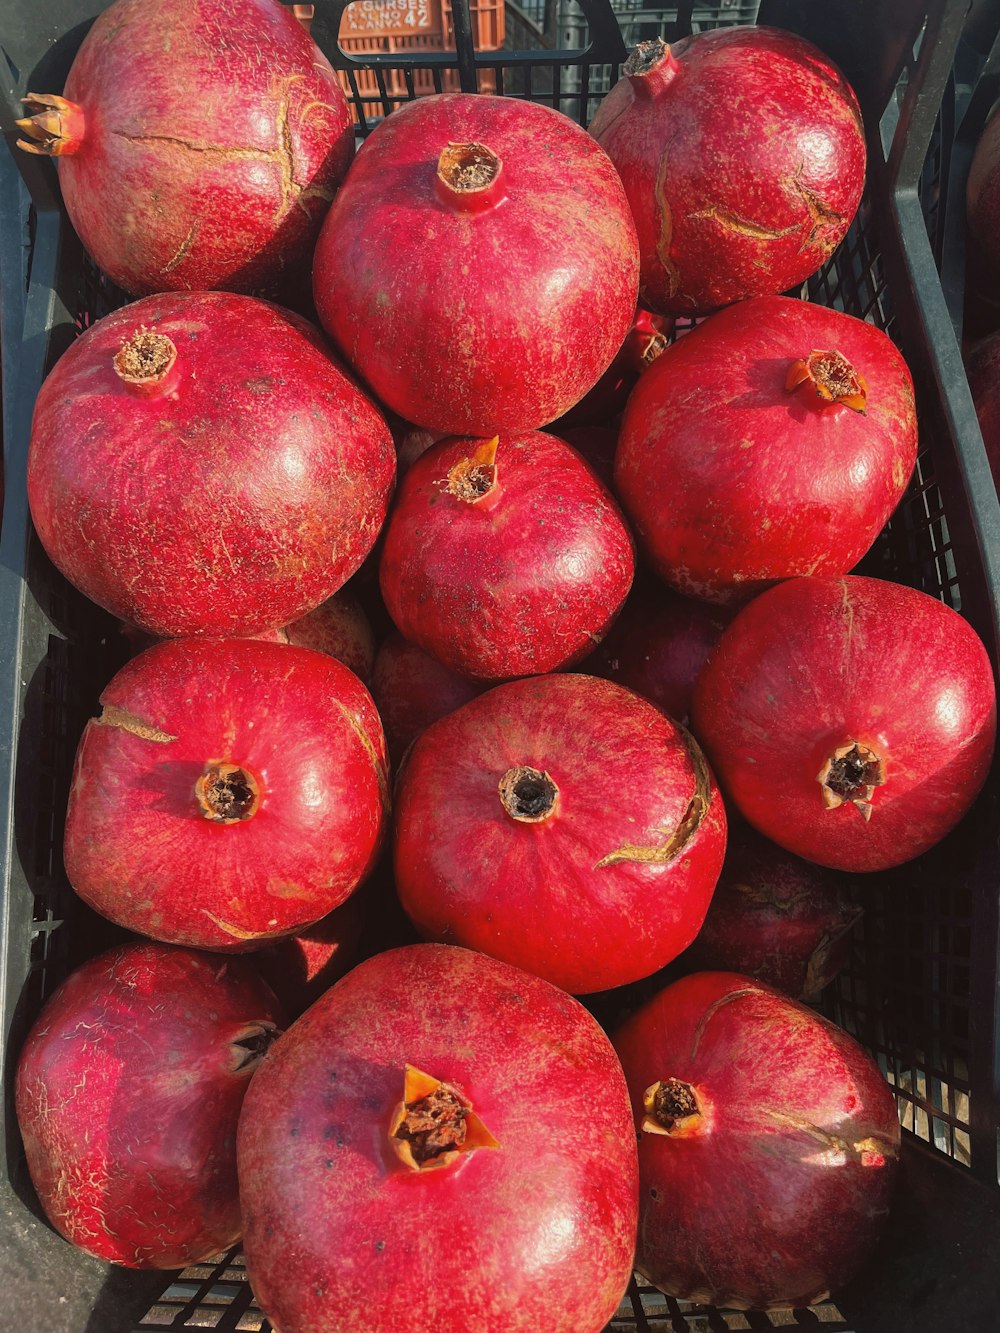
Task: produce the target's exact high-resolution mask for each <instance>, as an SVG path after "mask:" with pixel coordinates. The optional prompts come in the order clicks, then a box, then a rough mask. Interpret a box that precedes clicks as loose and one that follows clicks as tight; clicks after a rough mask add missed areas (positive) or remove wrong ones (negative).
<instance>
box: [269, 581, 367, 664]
mask: <svg viewBox="0 0 1000 1333" xmlns="http://www.w3.org/2000/svg"><path fill="white" fill-rule="evenodd" d="M254 638H259V639H262V640H264V641H266V642H269V643H293V644H295V645H296V646H297V647H299V648H314V649H315V650H316V651H317V652H320V653H329V655H330V656H331V657H335V658H336V659H337V661H338V662H343V664H344V666H346V667H349V668H350V670H351V671H353V672H354V674H355V675H356V676H357V677H358V679H359V680H364V681H367V680H368V679H369V677H370V676H371V674H372V667H373V666H374V665H375V635H374V634H373V633H372V627H371V624H370V622H369V620H368V617H367V616H366V615H365V613H364V610H363V609H362V606H361V603H360V602H359V601H358V599H357V598H356V597H355V596H354V594H353V593H350V592H347V590H346V589H344V588H341V590H340V592H338V593H335V594H334V595H333V596H332V597H329V598H328V599H327V600H326V601H325V602H323V603H322V604H321V605H320V606H318V607H317V608H316V610H315V611H310V612H309V613H308V614H307V615H304V616H303V617H302V618H301V620H295V621H293V622H292V624H291V625H286V626H285V627H284V629H275V630H271V631H270V632H269V633H267V634H259V635H254Z"/></svg>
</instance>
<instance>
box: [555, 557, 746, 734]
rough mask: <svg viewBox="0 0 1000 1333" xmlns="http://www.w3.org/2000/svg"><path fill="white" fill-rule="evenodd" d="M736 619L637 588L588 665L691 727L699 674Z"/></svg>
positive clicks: (658, 590)
mask: <svg viewBox="0 0 1000 1333" xmlns="http://www.w3.org/2000/svg"><path fill="white" fill-rule="evenodd" d="M731 618H732V615H731V612H730V611H729V610H728V608H725V607H718V606H710V605H708V604H707V603H705V602H695V601H692V600H691V599H690V598H688V597H679V596H678V595H677V594H676V593H674V592H670V591H668V590H667V589H665V588H663V587H662V585H660V584H654V583H653V582H652V580H650V581H648V582H646V583H644V584H643V585H642V586H641V587H638V586H637V587H635V588H633V590H632V593H631V594H630V596H629V599H628V601H627V602H626V603H625V609H624V610H623V611H622V613H621V615H620V616H619V617H618V619H617V620H616V621H615V623H614V624H613V625H612V626H611V629H610V630H609V631H608V635H607V638H605V639H604V640H603V642H602V643H601V645H600V647H599V648H597V650H596V651H595V652H593V653H591V655H590V657H588V658H587V659H586V661H585V662H584V663H583V664H582V665H583V666H584V668H585V669H586V670H587V671H588V672H590V673H591V674H592V675H595V676H603V677H604V678H605V679H606V680H613V681H615V682H616V683H617V684H618V685H624V686H625V688H626V689H629V690H634V691H635V693H636V694H641V695H642V696H643V698H644V699H648V700H649V701H650V702H651V703H654V704H656V706H657V707H658V708H662V709H663V711H664V712H665V713H669V714H670V716H671V717H672V718H675V719H676V720H677V721H678V722H681V723H683V724H684V725H685V726H686V725H687V722H688V719H689V716H690V713H691V696H692V694H693V693H694V683H695V681H696V680H697V679H698V673H699V672H700V671H701V669H702V667H703V666H704V665H705V662H706V661H707V659H708V655H709V653H710V652H711V651H712V649H713V648H714V647H715V644H716V643H717V642H718V639H719V635H720V634H721V633H722V631H723V630H724V629H725V627H726V625H728V623H729V621H730V620H731Z"/></svg>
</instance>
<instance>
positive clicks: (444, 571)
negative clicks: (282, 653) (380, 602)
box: [379, 431, 635, 680]
mask: <svg viewBox="0 0 1000 1333" xmlns="http://www.w3.org/2000/svg"><path fill="white" fill-rule="evenodd" d="M482 445H483V441H481V440H476V439H448V440H442V441H441V442H440V443H439V444H436V445H434V446H433V447H432V448H430V449H429V450H428V451H427V452H426V453H425V454H423V455H422V456H421V457H420V458H418V459H417V461H416V462H415V463H414V464H413V466H412V467H411V468H410V470H409V472H407V474H406V476H405V477H404V478H403V481H402V484H401V485H400V488H399V495H398V497H397V501H396V504H395V506H394V508H393V511H392V515H391V517H390V519H389V522H388V524H387V525H386V533H385V544H384V546H383V549H382V558H381V563H380V566H379V583H380V585H381V589H382V596H383V598H384V599H385V605H386V608H387V610H388V612H389V614H390V616H391V617H392V619H393V621H394V623H395V625H396V627H397V629H398V630H399V631H400V633H401V634H402V635H403V636H404V637H405V638H407V639H409V640H410V641H411V642H412V643H415V644H417V645H418V646H419V647H421V648H423V649H424V650H425V651H426V652H428V653H430V654H431V655H432V656H433V657H436V658H437V659H438V660H439V661H441V662H443V663H444V665H445V666H447V667H449V668H450V669H451V670H452V671H456V672H458V673H459V674H460V675H464V676H471V677H473V678H474V679H478V680H502V679H504V678H509V677H512V676H526V675H538V674H541V673H542V672H546V671H555V670H557V669H558V668H559V667H564V666H568V665H570V664H571V663H573V662H574V661H578V660H579V659H580V658H582V657H583V656H584V655H585V654H586V653H588V652H589V651H590V650H591V649H592V648H593V646H594V644H595V643H596V642H599V640H600V639H601V638H602V637H603V635H604V633H605V632H606V631H607V629H608V627H609V626H610V624H611V622H612V621H613V620H614V618H615V616H616V615H617V614H618V611H619V610H620V609H621V606H622V604H623V603H624V601H625V597H626V595H627V594H628V590H629V588H630V587H631V584H632V576H633V573H634V570H635V557H634V552H633V546H632V537H631V534H630V533H629V531H628V528H627V527H626V525H625V521H624V519H623V518H622V515H621V511H620V510H619V508H618V505H617V503H616V502H615V500H614V498H613V497H612V495H611V493H610V491H608V490H607V488H606V487H605V486H604V485H603V484H602V483H601V482H600V481H599V480H598V478H597V477H596V475H595V474H594V472H593V471H592V470H591V468H590V467H589V466H588V465H587V464H586V463H585V462H584V461H583V459H582V458H581V457H580V455H579V454H578V453H577V452H576V451H575V450H574V449H572V448H570V446H569V445H568V444H565V443H564V442H563V441H562V440H559V439H557V438H556V437H555V436H553V435H547V434H545V432H544V431H526V432H523V433H521V434H514V435H502V436H500V437H499V443H498V445H497V448H496V462H495V474H494V482H493V486H492V489H491V490H490V492H489V493H488V494H485V495H483V496H481V497H480V498H478V499H475V500H474V501H470V500H467V499H463V498H461V497H460V496H458V495H456V494H453V493H452V491H451V489H450V488H449V476H450V475H451V473H452V471H453V469H454V468H455V467H456V466H459V465H462V464H464V462H465V461H467V460H469V459H470V458H471V457H472V456H473V455H474V454H475V452H476V450H477V449H479V448H480V447H481V446H482Z"/></svg>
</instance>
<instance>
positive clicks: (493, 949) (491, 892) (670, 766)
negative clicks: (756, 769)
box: [394, 675, 726, 995]
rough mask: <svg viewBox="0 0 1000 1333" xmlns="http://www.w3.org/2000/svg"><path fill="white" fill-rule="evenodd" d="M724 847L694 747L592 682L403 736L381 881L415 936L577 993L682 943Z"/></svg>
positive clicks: (556, 686) (635, 972) (525, 695)
mask: <svg viewBox="0 0 1000 1333" xmlns="http://www.w3.org/2000/svg"><path fill="white" fill-rule="evenodd" d="M725 845H726V816H725V811H724V809H723V806H722V801H721V799H720V797H719V793H718V790H717V789H716V786H715V782H714V779H713V778H712V775H711V773H710V772H709V769H708V765H707V764H706V763H705V760H704V758H703V757H702V754H701V751H700V750H699V748H698V746H697V744H696V743H695V741H694V740H693V739H692V737H691V736H689V735H688V733H687V732H685V731H683V730H682V729H681V728H679V727H677V726H675V724H674V723H673V722H671V721H670V720H669V718H667V717H666V716H664V714H663V713H661V712H660V711H659V710H658V709H656V708H654V707H653V706H652V705H651V704H648V703H646V701H645V700H644V699H640V698H639V697H638V696H637V695H634V694H632V693H631V692H630V691H629V690H624V689H622V688H621V687H620V686H618V685H613V684H611V682H610V681H603V680H595V679H594V678H593V677H591V676H578V675H564V676H544V677H542V678H540V679H535V678H531V679H528V680H519V681H514V682H512V683H511V684H509V685H501V686H499V687H498V688H497V689H494V690H490V691H489V692H488V693H487V694H484V695H482V696H481V697H480V698H478V699H473V700H472V702H471V703H468V704H466V705H465V706H464V707H462V708H460V709H459V710H458V711H457V712H455V713H452V714H451V715H450V716H448V717H445V718H442V719H441V721H439V722H435V723H434V725H433V726H431V727H429V728H428V729H427V731H425V732H424V734H423V735H422V736H421V737H419V739H418V740H417V741H416V742H415V744H414V746H413V748H412V750H411V751H410V752H409V756H408V758H407V761H406V764H405V766H404V767H403V769H402V771H401V773H400V776H399V781H398V783H397V788H396V823H395V855H394V860H395V870H396V888H397V891H398V893H399V898H400V902H401V903H402V905H403V908H404V910H405V911H406V912H407V914H408V915H409V916H410V917H411V919H412V920H413V922H414V924H415V925H416V927H417V929H418V930H419V931H420V933H421V934H422V935H423V936H424V937H425V938H430V939H435V940H442V941H449V942H453V943H455V944H461V945H465V946H467V947H468V948H472V949H479V950H480V951H481V952H483V953H487V954H490V955H492V956H493V957H494V958H502V959H503V960H504V961H505V962H508V963H513V964H514V965H515V966H517V967H522V968H524V969H525V971H528V972H532V973H534V974H535V975H536V976H540V977H544V978H545V980H546V981H551V982H552V983H553V985H556V986H560V987H562V989H563V990H567V991H572V992H574V993H576V994H578V995H582V994H584V993H587V992H591V991H601V990H609V989H610V988H611V987H613V986H622V985H625V984H626V983H627V982H630V981H636V980H638V979H639V978H640V977H645V976H648V975H649V974H650V973H651V972H655V971H656V969H657V968H659V967H662V966H663V965H664V964H666V963H668V962H670V960H671V959H672V958H675V957H676V956H677V954H679V953H680V952H681V950H682V949H685V948H687V946H688V945H689V944H690V943H691V941H692V940H693V939H694V937H695V935H696V934H697V931H698V928H699V927H700V925H701V923H702V921H703V920H704V919H705V912H706V910H707V908H708V903H709V899H710V898H711V896H712V890H713V888H714V887H715V882H716V880H717V879H718V877H719V871H720V870H721V868H722V860H723V855H724V852H725Z"/></svg>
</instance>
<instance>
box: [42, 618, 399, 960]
mask: <svg viewBox="0 0 1000 1333" xmlns="http://www.w3.org/2000/svg"><path fill="white" fill-rule="evenodd" d="M101 704H102V706H103V707H102V712H101V715H100V717H98V718H94V719H92V720H91V721H90V722H88V723H87V727H86V730H85V731H84V733H83V738H82V740H81V741H80V746H79V749H78V750H77V755H76V766H75V768H74V771H73V784H72V788H71V790H70V798H69V809H68V811H67V816H66V840H65V847H64V858H65V862H66V873H67V875H68V876H69V880H70V883H71V884H72V885H73V887H74V888H75V889H76V891H77V893H78V894H79V895H80V897H81V898H83V899H84V900H85V901H86V902H87V903H89V904H90V906H91V907H94V908H96V910H97V911H99V912H101V913H102V914H103V915H104V916H106V917H110V919H111V920H112V921H115V922H117V923H118V924H119V925H122V926H125V927H126V928H127V929H128V930H135V931H138V932H140V933H141V934H143V935H150V936H152V938H154V939H160V940H165V941H166V942H167V943H170V944H190V945H194V946H195V947H197V948H201V949H219V950H230V951H237V952H239V951H242V950H246V949H253V948H261V947H262V946H263V944H264V943H265V942H266V941H268V940H271V939H274V938H276V937H278V936H282V935H291V934H295V933H297V932H298V931H299V930H301V929H302V927H303V926H308V925H311V924H312V923H313V922H315V921H318V920H319V919H320V918H321V917H324V916H326V914H327V913H328V912H331V911H332V910H333V909H334V908H335V907H337V906H339V905H340V903H342V902H343V901H344V900H345V899H346V898H347V897H348V895H349V894H350V893H351V891H352V890H353V889H354V887H355V886H356V885H357V884H358V882H359V881H360V880H361V879H362V878H363V876H364V875H365V874H366V873H367V871H368V870H369V868H370V867H371V865H372V864H373V862H374V859H375V857H376V855H377V852H378V848H379V843H380V840H381V837H382V833H383V825H384V822H385V817H386V810H387V805H388V796H387V779H386V753H385V742H384V740H383V736H382V728H381V726H380V724H379V719H378V714H377V713H376V711H375V705H374V704H373V703H372V700H371V696H370V695H369V694H368V691H367V690H366V689H365V687H364V686H363V685H362V684H361V682H360V681H359V680H358V678H357V677H356V676H355V675H354V674H353V673H352V672H350V671H348V669H347V668H346V667H345V666H342V665H341V663H340V662H337V661H335V660H334V658H332V657H327V656H326V655H325V654H323V653H317V652H313V651H312V650H311V649H309V648H295V647H292V646H291V645H281V644H275V643H255V642H252V641H246V640H238V639H228V640H227V639H206V640H198V639H175V640H171V641H169V642H167V643H161V644H157V645H156V646H155V647H153V648H149V649H147V650H146V652H144V653H142V654H140V656H139V657H136V658H133V659H132V661H131V662H128V663H127V664H126V665H125V666H124V667H123V668H122V670H121V671H119V672H118V674H117V675H116V676H115V678H114V679H113V680H112V681H111V683H110V685H108V687H107V689H106V690H105V691H104V693H103V694H102V695H101Z"/></svg>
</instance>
